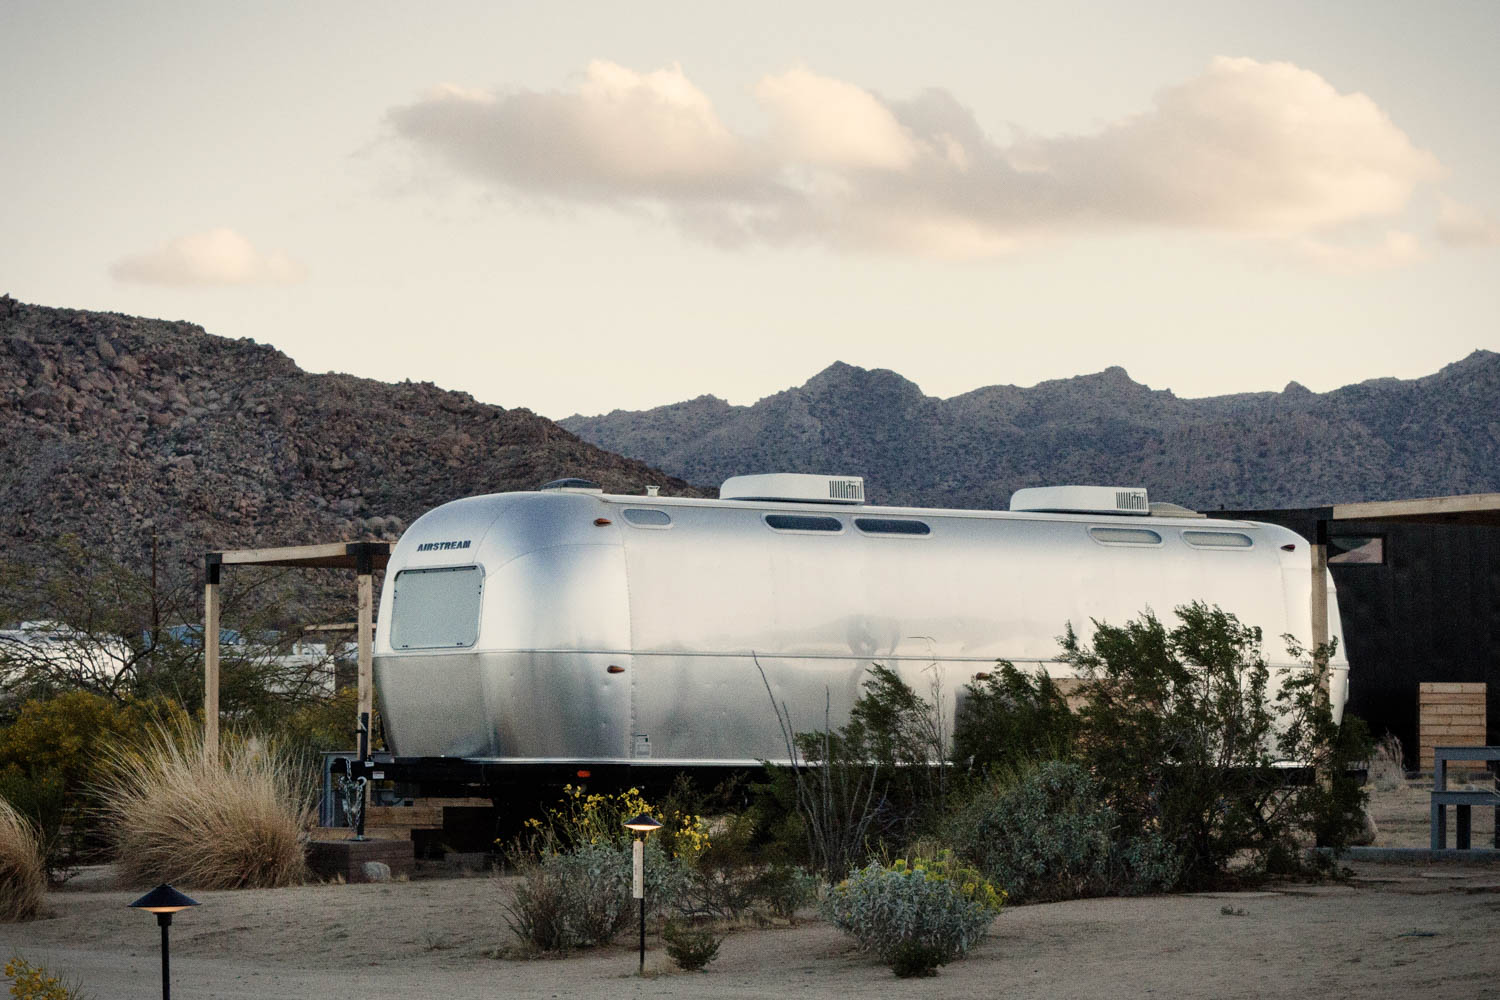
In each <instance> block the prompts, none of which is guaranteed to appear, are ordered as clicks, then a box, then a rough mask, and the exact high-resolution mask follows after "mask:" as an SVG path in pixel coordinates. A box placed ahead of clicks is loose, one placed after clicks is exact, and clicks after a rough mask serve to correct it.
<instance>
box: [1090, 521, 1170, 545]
mask: <svg viewBox="0 0 1500 1000" xmlns="http://www.w3.org/2000/svg"><path fill="white" fill-rule="evenodd" d="M1089 534H1090V535H1091V536H1093V539H1094V541H1096V542H1103V543H1104V544H1105V545H1160V544H1161V535H1158V534H1157V533H1156V532H1154V531H1152V530H1151V529H1150V528H1106V527H1101V526H1095V527H1092V528H1090V529H1089Z"/></svg>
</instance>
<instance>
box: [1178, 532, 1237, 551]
mask: <svg viewBox="0 0 1500 1000" xmlns="http://www.w3.org/2000/svg"><path fill="white" fill-rule="evenodd" d="M1182 540H1183V541H1184V542H1187V543H1188V544H1189V545H1192V546H1195V547H1197V548H1200V549H1248V548H1249V547H1250V546H1252V545H1254V544H1255V542H1254V541H1253V540H1252V539H1251V538H1250V536H1249V535H1242V534H1240V533H1239V532H1238V531H1184V532H1183V533H1182Z"/></svg>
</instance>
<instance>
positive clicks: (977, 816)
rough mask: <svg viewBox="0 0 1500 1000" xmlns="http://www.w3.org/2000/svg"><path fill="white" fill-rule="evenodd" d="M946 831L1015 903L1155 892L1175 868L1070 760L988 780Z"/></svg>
mask: <svg viewBox="0 0 1500 1000" xmlns="http://www.w3.org/2000/svg"><path fill="white" fill-rule="evenodd" d="M948 837H949V838H950V840H951V841H952V843H953V845H954V848H955V849H956V850H957V852H958V853H959V854H960V855H961V856H962V857H964V858H966V859H967V860H969V861H971V862H973V863H974V864H975V865H976V866H977V867H978V868H979V870H980V871H981V872H983V873H984V875H985V877H987V878H988V879H990V880H991V881H993V882H994V883H995V884H996V885H999V886H1003V887H1004V889H1005V891H1006V892H1007V893H1008V894H1009V896H1010V898H1011V899H1012V900H1013V901H1015V902H1023V901H1024V902H1042V901H1055V900H1061V899H1077V898H1080V897H1086V896H1099V895H1106V894H1109V893H1115V892H1151V891H1160V890H1162V889H1166V888H1169V887H1170V886H1171V885H1172V884H1173V883H1175V881H1176V878H1177V874H1178V871H1177V869H1178V867H1179V866H1178V865H1177V863H1176V858H1175V856H1174V855H1173V853H1172V852H1171V850H1170V848H1169V847H1168V846H1167V845H1166V844H1165V843H1163V842H1162V841H1161V840H1160V838H1158V837H1155V836H1153V835H1151V834H1143V833H1139V832H1135V831H1129V830H1122V829H1121V828H1120V824H1119V820H1118V817H1117V816H1116V815H1115V811H1114V810H1113V809H1112V808H1110V806H1109V805H1108V803H1107V802H1105V801H1104V796H1103V791H1102V789H1101V788H1100V787H1099V784H1098V782H1096V781H1095V780H1094V778H1093V777H1092V776H1091V775H1090V774H1089V772H1088V771H1087V770H1086V769H1085V768H1083V767H1082V766H1080V765H1079V764H1076V763H1072V762H1069V761H1046V762H1044V763H1042V764H1039V765H1036V766H1035V767H1033V768H1030V769H1028V770H1026V771H1023V772H1021V773H1020V774H1019V775H1018V776H1011V777H1009V778H1003V777H996V778H992V779H991V781H990V783H989V784H988V785H986V786H984V787H983V788H981V789H980V790H979V791H978V792H977V793H976V794H975V795H974V796H973V798H971V799H970V800H969V801H968V802H967V803H965V804H964V805H963V806H962V807H961V808H960V809H959V810H958V811H957V812H956V813H955V814H954V817H953V819H952V820H951V821H950V823H949V827H948Z"/></svg>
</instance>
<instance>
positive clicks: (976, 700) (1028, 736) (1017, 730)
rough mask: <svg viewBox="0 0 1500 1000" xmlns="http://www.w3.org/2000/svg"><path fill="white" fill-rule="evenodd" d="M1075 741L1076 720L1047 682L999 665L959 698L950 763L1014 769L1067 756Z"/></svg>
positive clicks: (1039, 676)
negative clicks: (952, 760)
mask: <svg viewBox="0 0 1500 1000" xmlns="http://www.w3.org/2000/svg"><path fill="white" fill-rule="evenodd" d="M1077 736H1078V719H1077V717H1076V716H1075V715H1074V714H1073V713H1072V711H1070V710H1069V708H1068V702H1067V699H1066V698H1064V697H1063V695H1062V692H1061V691H1059V690H1058V687H1057V684H1056V683H1055V682H1053V680H1052V678H1051V677H1049V676H1047V674H1046V672H1045V671H1037V673H1036V674H1035V675H1027V674H1024V673H1022V672H1021V671H1019V670H1017V669H1016V667H1015V665H1014V664H1012V663H1009V662H1006V661H1004V660H1002V661H1000V662H999V663H998V664H997V665H996V669H995V671H993V672H992V673H991V674H990V676H989V677H988V678H986V679H985V680H982V681H976V682H974V683H972V684H970V685H968V686H967V687H966V688H965V689H964V692H963V697H962V698H960V699H959V702H958V711H957V714H956V719H955V723H954V727H953V759H954V761H955V762H957V763H959V764H961V765H964V766H966V767H968V768H969V769H970V770H972V771H978V772H985V771H990V770H1002V771H1003V770H1014V769H1017V768H1022V767H1025V766H1026V765H1028V764H1031V763H1034V762H1036V761H1039V760H1050V759H1053V758H1060V757H1068V756H1070V755H1071V754H1072V753H1073V744H1074V742H1075V740H1076V739H1077Z"/></svg>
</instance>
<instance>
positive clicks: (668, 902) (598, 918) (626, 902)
mask: <svg viewBox="0 0 1500 1000" xmlns="http://www.w3.org/2000/svg"><path fill="white" fill-rule="evenodd" d="M517 870H518V873H519V874H520V876H521V882H520V884H519V885H517V886H516V890H515V898H514V899H513V900H512V902H510V903H509V904H507V905H506V907H505V922H506V924H507V925H508V926H509V927H510V929H511V931H512V932H514V933H515V935H516V937H518V938H520V939H521V941H523V942H525V943H526V944H528V945H530V946H531V947H533V948H536V949H538V950H540V951H566V950H569V949H573V948H591V947H594V946H595V945H601V944H607V943H608V942H609V941H611V940H613V939H614V937H615V935H616V934H618V933H619V932H620V931H621V930H622V929H623V928H624V927H625V926H626V925H627V924H628V923H629V922H630V918H631V917H632V915H634V914H635V913H636V912H637V909H636V907H637V906H638V903H637V902H636V900H635V899H633V898H632V897H631V895H630V882H631V849H630V848H629V847H628V846H626V847H621V846H618V845H615V844H610V843H584V844H580V845H578V846H577V847H575V848H573V849H572V850H570V851H568V852H566V853H557V854H550V853H549V854H542V855H541V856H539V857H530V856H521V857H520V858H519V859H518V861H517ZM689 872H690V868H689V866H688V864H687V863H686V862H685V861H684V860H682V859H677V858H672V857H670V856H668V855H667V853H666V852H665V851H664V850H663V849H662V848H661V846H660V845H659V844H655V843H648V844H647V845H646V858H645V889H646V905H647V906H648V907H649V908H650V910H651V911H652V912H653V913H655V914H660V913H662V912H663V911H666V910H670V909H672V908H674V907H676V905H677V904H678V902H679V901H680V900H682V899H683V898H684V896H685V895H686V893H687V891H688V886H689V877H690V876H689Z"/></svg>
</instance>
